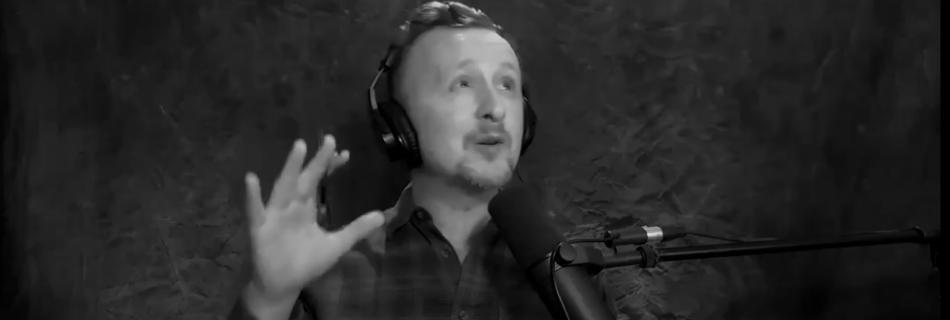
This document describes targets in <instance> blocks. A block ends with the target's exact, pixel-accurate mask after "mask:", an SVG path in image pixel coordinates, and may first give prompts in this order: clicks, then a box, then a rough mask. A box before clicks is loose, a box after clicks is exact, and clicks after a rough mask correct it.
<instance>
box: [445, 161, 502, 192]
mask: <svg viewBox="0 0 950 320" xmlns="http://www.w3.org/2000/svg"><path fill="white" fill-rule="evenodd" d="M512 168H513V166H512V165H511V164H509V163H508V162H507V161H492V162H486V161H477V162H468V163H462V164H461V165H460V166H459V171H458V173H459V175H460V176H461V177H462V178H463V179H464V180H465V181H466V182H468V183H469V184H471V185H472V186H474V187H477V188H479V189H486V190H487V189H497V188H501V187H503V186H504V185H505V184H506V183H508V180H510V179H511V173H512Z"/></svg>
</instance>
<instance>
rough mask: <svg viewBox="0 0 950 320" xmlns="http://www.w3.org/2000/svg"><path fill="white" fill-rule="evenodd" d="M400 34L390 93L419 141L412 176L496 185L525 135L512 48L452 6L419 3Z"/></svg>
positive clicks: (475, 16) (480, 17) (487, 23)
mask: <svg viewBox="0 0 950 320" xmlns="http://www.w3.org/2000/svg"><path fill="white" fill-rule="evenodd" d="M404 29H405V30H404V31H405V32H406V33H407V37H406V40H405V41H404V42H403V47H404V49H403V51H402V52H401V53H400V55H398V56H397V60H396V65H395V72H394V74H393V79H392V81H393V83H392V85H393V88H392V89H393V91H394V96H395V97H396V99H397V100H398V101H399V102H400V104H402V105H403V107H404V108H405V109H406V113H407V114H408V116H409V119H410V120H411V122H412V124H413V127H414V128H415V130H416V133H417V135H418V141H419V147H420V150H421V153H422V159H423V165H422V167H421V168H418V169H417V170H421V171H422V172H423V173H425V174H433V175H437V176H440V177H444V178H447V179H450V180H451V182H462V183H465V184H466V185H468V186H472V187H477V188H479V189H491V188H498V187H501V186H502V185H504V184H505V183H506V182H507V181H508V180H509V179H510V178H511V175H512V172H513V170H514V167H515V164H516V163H517V161H518V156H519V150H520V148H521V135H522V133H523V130H524V128H523V117H524V114H523V112H524V107H523V100H522V93H521V80H522V75H521V68H520V64H519V61H518V58H517V56H516V55H515V52H514V49H513V48H512V46H511V45H510V44H509V43H508V41H507V40H505V39H504V38H503V37H502V36H501V35H500V34H499V33H498V27H497V26H496V25H495V24H494V23H493V22H492V21H491V19H490V18H488V16H486V15H484V14H483V13H481V12H480V11H477V10H474V9H471V8H469V7H466V6H464V5H462V4H459V3H454V2H429V3H426V4H423V5H422V6H420V7H419V8H418V9H417V10H416V11H415V12H414V14H413V16H412V18H411V19H410V20H409V22H408V23H407V25H406V26H405V27H404Z"/></svg>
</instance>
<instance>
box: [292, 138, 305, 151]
mask: <svg viewBox="0 0 950 320" xmlns="http://www.w3.org/2000/svg"><path fill="white" fill-rule="evenodd" d="M294 149H295V150H307V143H306V142H304V141H303V139H297V141H294Z"/></svg>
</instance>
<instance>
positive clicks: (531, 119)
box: [521, 87, 538, 155]
mask: <svg viewBox="0 0 950 320" xmlns="http://www.w3.org/2000/svg"><path fill="white" fill-rule="evenodd" d="M521 96H522V97H523V98H522V99H523V100H524V116H523V117H522V118H524V121H523V122H524V124H523V125H522V133H521V155H524V153H525V152H526V151H528V147H529V146H531V142H533V141H534V133H535V127H536V126H537V124H538V116H537V115H536V114H535V113H534V109H532V108H531V102H529V101H528V92H527V89H526V88H525V87H522V89H521Z"/></svg>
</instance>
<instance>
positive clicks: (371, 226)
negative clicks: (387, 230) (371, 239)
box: [332, 211, 386, 252]
mask: <svg viewBox="0 0 950 320" xmlns="http://www.w3.org/2000/svg"><path fill="white" fill-rule="evenodd" d="M385 222H386V219H385V218H384V217H383V213H382V212H379V211H373V212H370V213H367V214H364V215H362V216H360V217H359V218H357V219H356V220H353V222H350V224H348V225H347V226H346V227H343V229H340V230H339V231H336V232H334V233H333V234H332V237H333V238H335V239H334V240H336V242H337V243H338V244H339V245H340V247H339V249H340V250H341V251H344V252H345V251H347V250H350V248H352V247H353V245H355V244H356V243H357V242H359V241H360V240H363V239H364V238H366V237H368V236H369V235H370V233H372V232H373V231H376V229H379V228H380V227H382V226H383V223H385Z"/></svg>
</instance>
